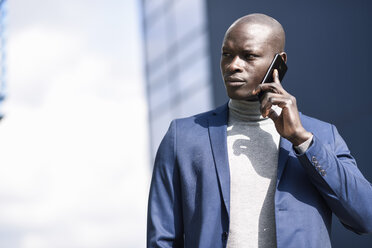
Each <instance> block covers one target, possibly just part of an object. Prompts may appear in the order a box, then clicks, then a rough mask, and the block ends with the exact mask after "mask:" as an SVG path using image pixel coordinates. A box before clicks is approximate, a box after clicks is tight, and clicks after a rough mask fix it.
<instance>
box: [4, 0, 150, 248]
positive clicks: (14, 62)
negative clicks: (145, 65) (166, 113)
mask: <svg viewBox="0 0 372 248" xmlns="http://www.w3.org/2000/svg"><path fill="white" fill-rule="evenodd" d="M136 4H137V3H136V2H135V0H132V1H129V0H127V1H105V2H102V1H92V2H90V3H89V4H87V1H82V0H78V1H41V0H38V1H26V0H13V1H9V8H8V9H9V27H8V45H7V54H8V65H7V67H8V89H9V90H8V91H9V95H8V99H7V101H6V102H5V106H4V110H5V114H6V118H5V119H4V120H3V121H2V122H0V151H1V157H2V159H1V165H0V202H1V204H0V230H6V232H3V233H4V234H3V235H0V247H12V248H13V247H14V248H18V247H19V248H43V247H55V248H58V247H61V248H62V247H69V248H74V247H79V248H83V247H89V248H94V247H110V248H115V247H144V244H145V233H146V230H145V222H146V205H147V193H148V183H149V177H150V169H149V164H148V163H149V158H148V143H147V137H148V135H147V123H146V121H147V119H146V102H145V98H144V86H143V84H144V82H143V80H144V79H143V75H142V68H141V66H142V65H141V56H142V55H141V51H140V49H142V47H141V44H140V42H139V41H140V34H139V30H138V27H139V23H138V20H137V19H136V18H137V17H136V15H135V14H136V13H137V12H138V9H136V8H137V7H138V6H137V5H136ZM26 10H27V11H26ZM133 13H134V14H133ZM97 17H99V18H98V19H97ZM102 28H104V29H105V30H102ZM100 30H101V31H102V32H97V31H100ZM116 34H117V35H116Z"/></svg>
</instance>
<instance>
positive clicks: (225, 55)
mask: <svg viewBox="0 0 372 248" xmlns="http://www.w3.org/2000/svg"><path fill="white" fill-rule="evenodd" d="M230 55H231V54H230V53H227V52H223V53H222V56H224V57H229V56H230Z"/></svg>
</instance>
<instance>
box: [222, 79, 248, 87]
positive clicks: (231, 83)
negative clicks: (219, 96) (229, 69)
mask: <svg viewBox="0 0 372 248" xmlns="http://www.w3.org/2000/svg"><path fill="white" fill-rule="evenodd" d="M225 82H226V84H227V85H229V86H241V85H243V84H245V80H243V79H241V78H237V77H226V78H225Z"/></svg>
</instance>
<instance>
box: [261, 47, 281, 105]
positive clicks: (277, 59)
mask: <svg viewBox="0 0 372 248" xmlns="http://www.w3.org/2000/svg"><path fill="white" fill-rule="evenodd" d="M274 69H277V70H278V73H279V81H280V82H282V79H283V77H284V75H285V73H286V72H287V69H288V67H287V65H286V64H285V62H284V60H283V59H282V56H280V54H279V53H277V54H275V56H274V59H273V61H272V62H271V64H270V66H269V69H268V70H267V72H266V74H265V76H264V78H263V79H262V81H261V84H264V83H272V82H274V78H273V72H274ZM263 95H264V92H262V91H261V92H260V93H258V99H259V100H260V102H261V101H262V98H263Z"/></svg>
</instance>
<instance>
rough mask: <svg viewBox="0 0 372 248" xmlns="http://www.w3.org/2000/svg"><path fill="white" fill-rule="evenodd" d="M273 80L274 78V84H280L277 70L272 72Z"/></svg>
mask: <svg viewBox="0 0 372 248" xmlns="http://www.w3.org/2000/svg"><path fill="white" fill-rule="evenodd" d="M273 78H274V82H275V83H277V84H280V80H279V72H278V70H277V69H274V71H273Z"/></svg>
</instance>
